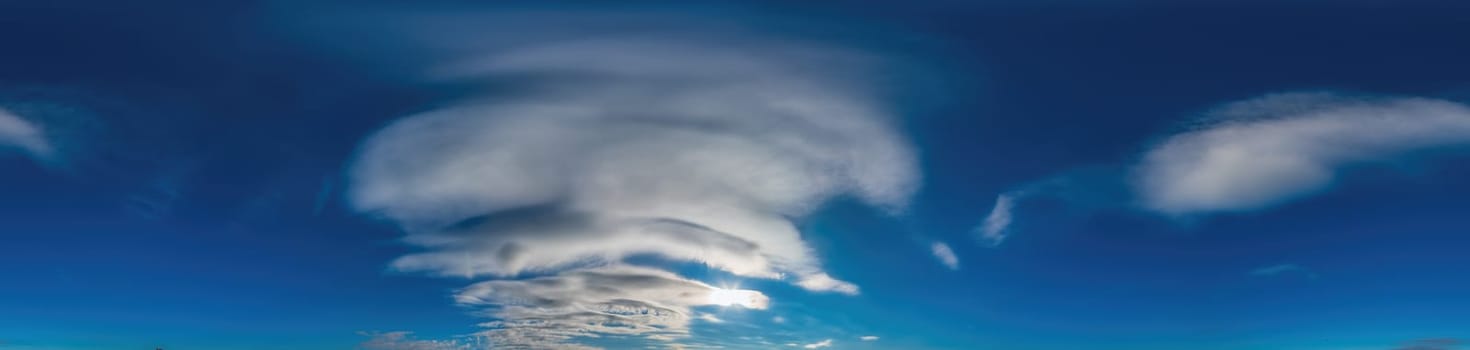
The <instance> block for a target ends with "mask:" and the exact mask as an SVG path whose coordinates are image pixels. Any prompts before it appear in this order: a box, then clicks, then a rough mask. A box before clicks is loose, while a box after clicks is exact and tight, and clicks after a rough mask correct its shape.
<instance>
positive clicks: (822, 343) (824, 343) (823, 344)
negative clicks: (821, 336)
mask: <svg viewBox="0 0 1470 350" xmlns="http://www.w3.org/2000/svg"><path fill="white" fill-rule="evenodd" d="M801 347H803V348H807V349H821V348H830V347H832V339H827V340H823V341H819V342H815V343H811V344H807V345H802V346H801Z"/></svg>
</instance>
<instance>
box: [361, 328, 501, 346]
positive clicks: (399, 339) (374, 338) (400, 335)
mask: <svg viewBox="0 0 1470 350" xmlns="http://www.w3.org/2000/svg"><path fill="white" fill-rule="evenodd" d="M360 334H362V335H365V336H369V337H371V338H369V339H368V340H366V341H363V342H362V343H361V344H358V345H357V348H358V349H362V350H469V349H472V348H473V347H472V345H471V344H469V343H466V342H461V341H458V340H424V339H414V337H413V332H382V333H374V332H364V333H360Z"/></svg>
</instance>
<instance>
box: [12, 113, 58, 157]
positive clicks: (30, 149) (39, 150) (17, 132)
mask: <svg viewBox="0 0 1470 350" xmlns="http://www.w3.org/2000/svg"><path fill="white" fill-rule="evenodd" d="M4 148H15V149H18V150H20V151H22V152H25V153H26V155H28V156H30V157H31V158H33V159H35V160H37V161H42V162H44V161H47V160H49V159H50V158H51V157H52V156H53V154H54V150H53V148H52V146H51V143H50V142H49V141H47V139H46V133H45V132H44V131H43V130H42V129H41V128H40V127H39V126H37V125H35V124H33V123H31V122H29V121H26V120H25V119H23V118H21V116H19V115H16V114H15V113H12V112H10V111H8V110H6V109H5V108H0V150H3V149H4Z"/></svg>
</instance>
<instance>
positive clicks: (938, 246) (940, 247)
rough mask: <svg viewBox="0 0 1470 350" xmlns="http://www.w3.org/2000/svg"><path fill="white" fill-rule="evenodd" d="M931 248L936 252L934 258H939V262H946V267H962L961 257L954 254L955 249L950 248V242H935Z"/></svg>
mask: <svg viewBox="0 0 1470 350" xmlns="http://www.w3.org/2000/svg"><path fill="white" fill-rule="evenodd" d="M929 250H930V252H932V253H934V258H936V259H939V262H940V263H942V264H944V267H948V268H949V269H950V270H959V269H960V258H959V257H956V256H955V255H954V250H953V249H950V248H949V245H948V244H944V242H934V244H931V245H930V246H929Z"/></svg>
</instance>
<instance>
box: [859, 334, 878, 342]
mask: <svg viewBox="0 0 1470 350" xmlns="http://www.w3.org/2000/svg"><path fill="white" fill-rule="evenodd" d="M858 340H862V341H878V336H876V335H865V336H861V337H858Z"/></svg>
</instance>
